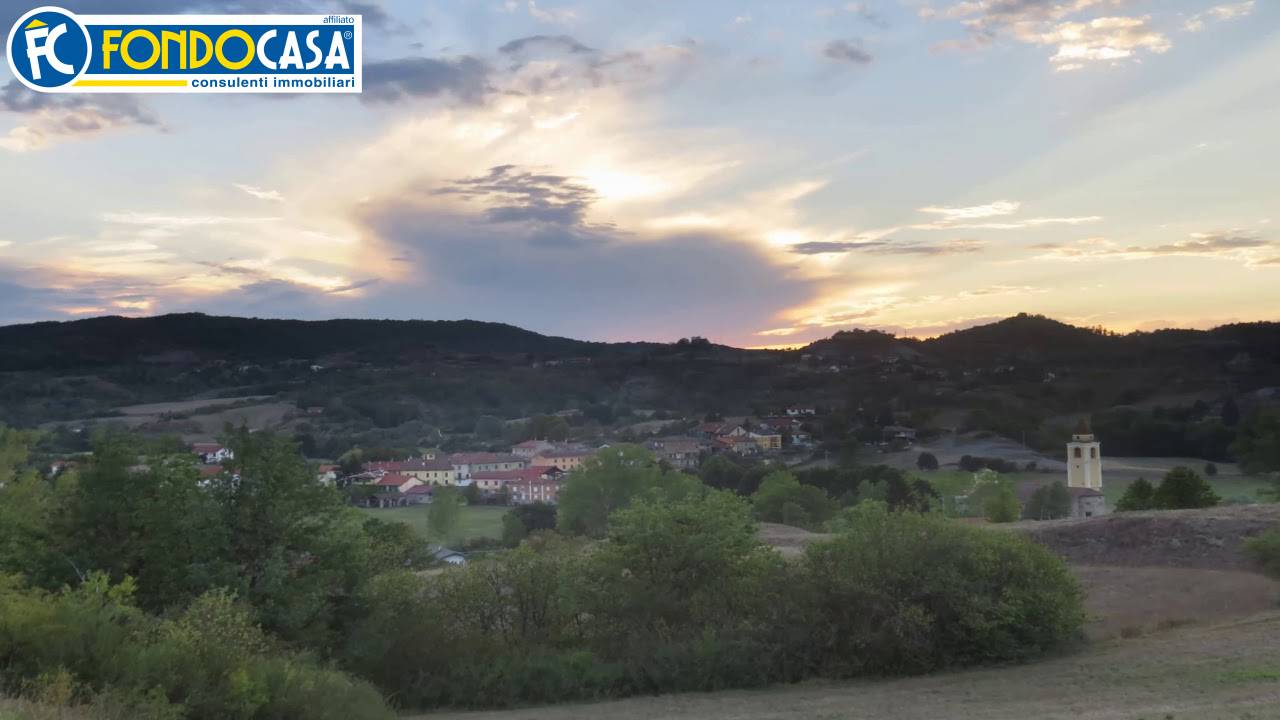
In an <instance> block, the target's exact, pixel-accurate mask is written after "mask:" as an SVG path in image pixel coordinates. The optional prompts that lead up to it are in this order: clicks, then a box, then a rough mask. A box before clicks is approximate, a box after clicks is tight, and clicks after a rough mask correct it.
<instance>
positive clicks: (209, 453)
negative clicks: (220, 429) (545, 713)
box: [191, 443, 236, 465]
mask: <svg viewBox="0 0 1280 720" xmlns="http://www.w3.org/2000/svg"><path fill="white" fill-rule="evenodd" d="M191 452H193V453H195V454H196V457H198V458H200V462H202V463H204V464H205V465H218V464H220V463H224V462H226V461H228V460H232V459H235V456H236V455H235V453H233V452H231V450H230V449H229V448H225V447H223V446H221V445H219V444H218V443H195V444H194V445H192V446H191Z"/></svg>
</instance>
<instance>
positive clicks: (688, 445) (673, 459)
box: [646, 437, 710, 470]
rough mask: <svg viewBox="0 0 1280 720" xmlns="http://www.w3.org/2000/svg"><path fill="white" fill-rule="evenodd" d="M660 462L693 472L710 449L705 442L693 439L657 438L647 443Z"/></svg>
mask: <svg viewBox="0 0 1280 720" xmlns="http://www.w3.org/2000/svg"><path fill="white" fill-rule="evenodd" d="M646 446H647V447H648V448H649V450H650V451H651V452H652V453H653V454H654V456H655V457H657V458H658V459H659V460H661V461H663V462H665V463H667V464H668V465H670V466H671V467H673V468H676V469H677V470H692V469H694V468H696V467H698V464H699V462H701V458H702V453H703V451H705V450H707V449H709V448H710V444H709V443H707V442H706V441H705V440H699V439H698V438H691V437H665V438H655V439H653V440H650V441H649V442H648V443H646Z"/></svg>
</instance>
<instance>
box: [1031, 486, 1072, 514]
mask: <svg viewBox="0 0 1280 720" xmlns="http://www.w3.org/2000/svg"><path fill="white" fill-rule="evenodd" d="M1069 515H1071V492H1070V491H1068V490H1067V486H1066V485H1065V484H1063V482H1062V481H1060V480H1059V481H1056V482H1053V483H1051V484H1049V485H1041V486H1040V487H1038V488H1036V491H1035V492H1034V493H1032V494H1031V498H1030V499H1029V500H1028V501H1027V516H1028V517H1030V518H1032V519H1034V520H1057V519H1058V518H1064V517H1067V516H1069Z"/></svg>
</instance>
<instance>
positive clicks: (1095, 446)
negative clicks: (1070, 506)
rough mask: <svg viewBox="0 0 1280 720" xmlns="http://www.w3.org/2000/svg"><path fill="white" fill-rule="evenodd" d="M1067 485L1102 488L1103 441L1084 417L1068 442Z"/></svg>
mask: <svg viewBox="0 0 1280 720" xmlns="http://www.w3.org/2000/svg"><path fill="white" fill-rule="evenodd" d="M1067 487H1078V488H1092V489H1094V490H1101V489H1102V443H1100V442H1098V440H1097V438H1095V437H1094V436H1093V431H1092V430H1090V429H1089V421H1088V420H1085V419H1084V418H1080V423H1079V424H1078V425H1076V429H1075V432H1073V433H1072V434H1071V442H1069V443H1067Z"/></svg>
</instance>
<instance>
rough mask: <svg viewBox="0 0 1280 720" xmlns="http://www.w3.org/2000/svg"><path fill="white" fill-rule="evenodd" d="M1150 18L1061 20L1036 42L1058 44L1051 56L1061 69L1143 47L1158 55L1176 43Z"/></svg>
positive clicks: (1114, 57) (1119, 57)
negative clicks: (1155, 25) (1060, 22)
mask: <svg viewBox="0 0 1280 720" xmlns="http://www.w3.org/2000/svg"><path fill="white" fill-rule="evenodd" d="M1150 21H1151V17H1150V16H1143V17H1103V18H1095V19H1093V20H1090V21H1088V22H1068V23H1062V24H1060V25H1057V26H1055V27H1054V28H1053V29H1051V30H1049V31H1048V32H1045V33H1041V34H1040V35H1039V36H1038V37H1037V40H1036V42H1038V43H1039V44H1041V45H1056V46H1057V48H1058V51H1057V53H1056V54H1054V56H1053V57H1052V58H1050V59H1049V60H1050V62H1052V63H1053V64H1054V65H1055V66H1056V68H1057V69H1058V70H1060V71H1068V70H1078V69H1080V68H1082V67H1084V63H1086V62H1096V61H1110V62H1114V61H1117V60H1125V59H1128V58H1132V57H1133V56H1134V55H1135V54H1136V53H1138V52H1139V51H1141V50H1146V51H1148V52H1151V53H1155V54H1157V55H1159V54H1162V53H1165V52H1167V51H1168V50H1169V48H1171V47H1173V43H1172V42H1170V41H1169V38H1167V37H1166V36H1165V35H1163V34H1162V33H1160V32H1157V31H1156V30H1153V29H1152V28H1151V25H1150Z"/></svg>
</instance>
